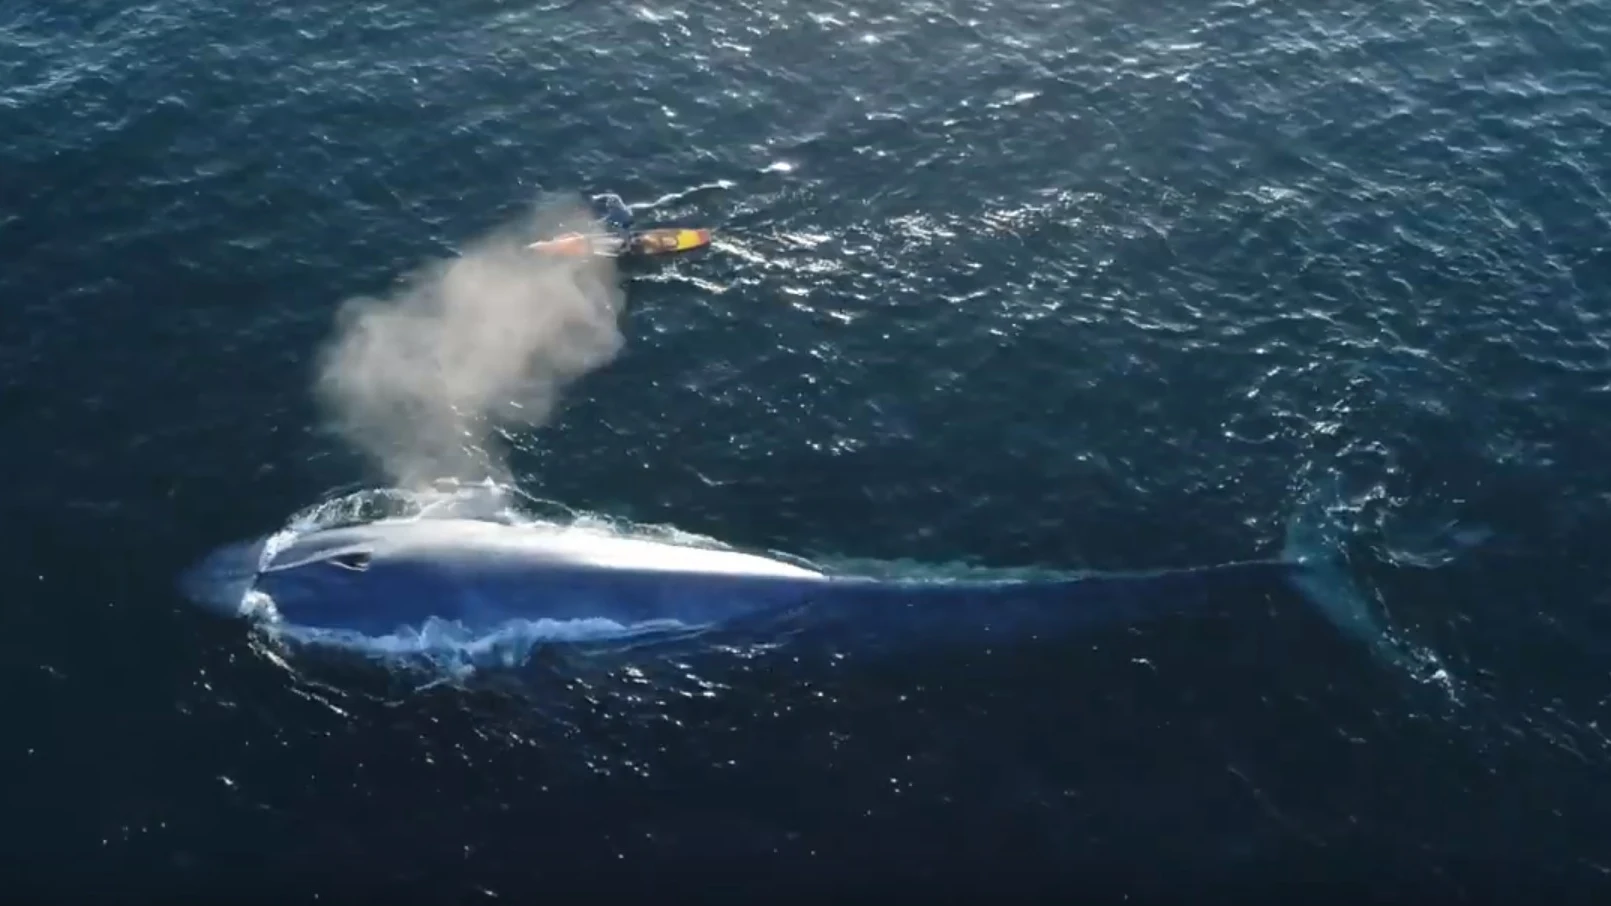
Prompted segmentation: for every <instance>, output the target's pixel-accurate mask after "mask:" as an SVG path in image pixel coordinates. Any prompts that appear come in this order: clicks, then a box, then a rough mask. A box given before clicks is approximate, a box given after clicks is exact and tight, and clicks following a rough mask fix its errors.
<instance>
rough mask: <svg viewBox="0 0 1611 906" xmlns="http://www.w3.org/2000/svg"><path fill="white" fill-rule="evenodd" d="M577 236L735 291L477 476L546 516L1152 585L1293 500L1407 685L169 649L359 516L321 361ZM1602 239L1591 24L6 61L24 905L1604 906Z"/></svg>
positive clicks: (1608, 26) (343, 25)
mask: <svg viewBox="0 0 1611 906" xmlns="http://www.w3.org/2000/svg"><path fill="white" fill-rule="evenodd" d="M594 191H615V192H619V193H620V194H621V195H623V196H624V197H625V198H626V199H627V200H628V201H629V202H632V203H634V204H636V205H639V206H640V209H639V210H638V217H639V220H640V221H641V222H644V223H679V224H686V225H703V226H710V227H712V228H714V229H715V230H717V239H716V242H715V243H714V246H713V248H711V249H710V250H708V251H706V252H703V253H699V254H697V255H694V256H690V257H687V258H684V259H681V260H678V261H674V262H669V263H662V264H656V265H653V266H649V267H645V268H640V269H637V270H635V271H634V272H632V273H630V274H626V275H623V277H622V279H623V281H624V282H625V284H626V286H627V290H626V291H627V293H628V298H629V304H630V309H629V312H628V313H627V315H626V316H625V318H624V319H623V321H622V330H623V332H624V334H625V338H626V342H625V346H624V348H623V349H622V351H621V353H620V354H619V356H617V357H616V358H615V359H614V360H613V361H611V362H610V363H609V364H608V365H607V366H605V367H603V368H601V369H599V370H597V371H595V372H593V373H591V374H589V375H587V376H585V377H584V378H582V379H581V380H579V381H578V382H577V383H576V384H575V385H574V386H572V387H571V388H570V389H569V390H568V391H567V393H566V394H565V395H564V397H563V399H562V401H561V405H560V408H559V410H558V412H557V413H556V415H555V418H554V419H553V420H552V421H551V422H550V423H548V424H546V425H544V426H541V427H539V428H521V427H516V428H509V429H506V431H507V435H508V437H509V440H510V441H511V443H512V444H513V446H514V452H513V453H512V455H511V458H510V460H509V462H510V466H511V468H512V469H513V471H514V472H515V474H516V477H517V478H518V481H519V484H520V487H521V488H522V490H524V491H525V492H526V493H529V494H531V495H533V496H535V497H538V498H542V499H544V500H549V501H555V502H558V503H561V504H563V505H564V506H566V507H569V508H571V509H572V510H574V511H577V512H581V513H587V514H593V515H595V516H599V517H604V518H609V519H614V520H618V521H621V522H623V523H631V524H647V525H666V526H674V527H676V528H677V529H679V530H683V531H687V532H693V533H698V534H700V535H705V536H710V537H713V538H717V539H720V540H722V541H724V542H727V543H730V544H734V545H739V546H742V547H745V548H750V549H773V550H779V551H786V552H790V553H793V554H797V555H801V556H808V557H814V558H824V559H830V560H832V559H839V560H846V561H848V560H862V561H878V562H883V563H886V564H896V565H899V564H906V565H909V566H910V567H911V568H912V569H914V570H915V569H924V568H934V567H940V566H945V565H956V564H972V565H977V566H991V567H1003V568H1012V567H1036V568H1045V569H1059V570H1073V569H1089V570H1135V569H1148V568H1158V567H1184V566H1193V565H1206V564H1213V563H1221V562H1226V561H1233V560H1243V559H1252V558H1257V557H1271V556H1276V555H1277V553H1278V552H1279V550H1280V548H1281V546H1282V539H1283V537H1284V535H1285V533H1286V531H1287V529H1288V527H1289V524H1290V520H1291V519H1292V518H1293V513H1294V512H1295V511H1296V510H1297V509H1298V508H1299V507H1300V505H1301V501H1302V500H1303V499H1305V497H1306V495H1310V494H1313V493H1315V492H1316V489H1331V490H1330V491H1329V492H1328V493H1332V494H1333V495H1334V498H1333V500H1332V504H1333V505H1332V507H1331V510H1332V516H1333V518H1334V519H1335V520H1336V523H1337V526H1338V531H1337V532H1336V535H1337V543H1338V545H1339V548H1338V550H1339V553H1340V554H1341V555H1343V556H1344V557H1345V561H1346V567H1347V570H1348V572H1349V574H1350V575H1351V576H1352V577H1353V580H1354V581H1355V582H1357V583H1358V585H1359V586H1360V587H1361V588H1362V589H1363V590H1364V593H1365V595H1366V597H1367V599H1368V603H1369V604H1370V606H1371V608H1372V609H1373V611H1374V612H1375V613H1376V614H1377V615H1378V616H1379V618H1380V619H1381V620H1382V622H1383V623H1384V625H1386V626H1387V627H1389V633H1388V635H1389V636H1390V638H1391V641H1392V644H1393V645H1394V646H1395V647H1396V650H1399V651H1402V652H1405V653H1406V654H1405V656H1404V657H1403V658H1401V659H1398V660H1391V659H1385V658H1382V657H1378V656H1375V655H1374V654H1373V653H1372V652H1371V651H1369V650H1367V647H1366V646H1364V645H1361V644H1359V642H1358V640H1357V639H1354V638H1350V637H1348V636H1347V635H1346V634H1345V633H1341V632H1338V631H1337V628H1336V627H1335V626H1333V625H1332V624H1331V623H1329V622H1327V621H1326V620H1325V619H1323V618H1322V617H1321V616H1320V615H1319V614H1318V613H1317V612H1316V610H1315V608H1313V607H1312V606H1311V605H1310V604H1309V602H1307V601H1306V600H1305V599H1304V598H1303V597H1302V596H1300V595H1298V594H1296V593H1294V594H1292V595H1290V596H1289V597H1282V596H1279V595H1277V596H1273V597H1271V598H1270V599H1268V600H1255V601H1247V600H1227V601H1225V602H1223V606H1222V607H1219V606H1216V607H1215V608H1212V609H1211V612H1207V613H1203V614H1200V615H1196V616H1188V617H1183V618H1181V619H1179V620H1169V621H1164V622H1162V623H1159V624H1156V625H1154V626H1151V627H1146V628H1142V627H1134V628H1126V629H1120V630H1116V631H1113V632H1109V633H1103V634H1101V635H1093V636H1082V637H1080V638H1078V639H1072V640H1069V639H1062V640H1043V641H1041V642H1038V643H1036V644H1028V643H1026V644H1023V645H1015V646H1001V645H983V644H981V646H980V647H978V648H977V649H975V650H963V651H958V650H945V651H939V650H936V651H934V652H932V653H927V654H923V653H915V654H911V655H906V656H902V657H900V658H895V659H889V658H883V659H872V658H857V657H851V656H844V655H842V654H839V653H835V652H831V651H823V650H815V649H809V648H790V647H789V646H787V645H785V646H782V647H780V648H777V649H774V650H771V651H766V652H754V653H751V654H749V655H746V656H743V657H740V656H737V655H732V654H729V655H723V656H716V655H715V654H712V655H711V656H709V657H705V658H703V659H700V658H691V659H690V660H688V661H662V662H659V663H655V664H638V665H628V666H616V667H611V668H610V669H603V668H597V669H595V668H589V667H586V666H578V665H575V664H572V663H569V662H567V661H565V660H564V659H563V657H562V656H559V655H556V656H554V657H555V660H553V661H552V662H550V660H549V659H548V658H547V656H545V655H543V654H542V653H541V652H539V653H537V654H534V655H533V657H534V659H535V664H536V666H535V667H533V668H532V669H529V670H527V671H526V675H523V676H522V677H519V678H518V680H517V678H513V677H505V678H499V677H490V678H482V679H480V680H478V681H476V682H470V683H465V682H457V681H455V682H423V681H421V680H420V679H419V678H418V677H416V676H412V675H409V674H404V673H393V672H391V671H387V670H384V669H379V668H376V667H374V666H373V665H369V664H365V663H356V662H355V663H348V662H346V661H342V660H341V659H339V658H332V659H330V660H329V661H328V662H325V661H324V660H323V659H318V658H315V659H314V660H317V661H319V662H318V663H312V662H305V661H303V660H301V659H298V658H294V657H288V656H286V655H285V654H284V653H283V652H282V651H281V650H279V649H277V648H276V647H274V646H273V645H270V644H267V643H265V642H264V641H263V640H262V639H260V638H259V637H257V636H256V635H255V634H254V633H253V632H251V631H250V630H249V628H248V627H247V626H245V625H242V624H239V623H235V622H231V621H227V620H222V619H219V618H218V617H217V616H216V615H214V614H210V613H206V612H204V611H202V610H200V609H198V608H196V607H194V606H192V605H191V604H189V603H188V602H186V601H184V600H183V599H182V598H181V597H180V595H179V593H178V589H177V587H176V576H177V575H178V574H179V573H180V571H181V570H182V569H184V567H185V566H186V565H187V564H189V563H191V562H193V561H194V560H195V559H196V558H197V557H199V556H201V555H202V554H203V553H205V552H206V551H207V550H209V549H211V548H213V547H215V546H217V545H219V544H222V543H225V542H228V541H232V540H235V539H237V538H240V537H244V536H249V535H254V534H262V533H265V532H268V531H273V530H275V529H277V528H279V527H280V526H282V525H284V524H285V522H286V520H287V519H288V518H289V517H290V516H291V515H292V514H293V513H296V512H299V511H303V510H306V509H307V508H308V507H311V506H314V505H316V504H317V503H319V502H320V501H323V500H328V499H330V498H334V497H339V496H341V495H344V494H348V493H350V492H352V491H354V490H355V489H358V488H367V487H372V486H375V485H377V484H383V483H384V476H383V475H380V474H378V473H377V471H376V469H375V468H374V465H373V463H372V462H370V461H369V460H367V459H366V458H365V457H364V456H363V455H362V453H361V451H359V450H356V449H354V447H353V446H352V445H351V444H350V443H347V442H345V441H344V440H343V438H342V437H340V436H338V435H336V434H335V433H333V432H332V431H330V430H328V429H329V424H328V419H327V417H326V413H325V412H324V411H323V410H321V408H320V406H319V404H318V401H317V399H316V395H315V393H314V391H313V386H314V382H315V377H316V369H317V362H318V356H319V351H320V350H321V348H323V346H324V344H325V343H326V342H327V341H328V339H329V337H330V336H331V334H332V332H333V331H334V330H335V325H336V323H337V312H338V310H339V309H340V307H341V306H342V304H343V303H344V302H345V301H346V300H348V299H350V298H353V297H356V296H360V295H373V294H384V293H386V292H387V291H388V288H389V287H391V286H393V285H394V284H395V281H397V280H398V279H399V278H400V277H401V276H402V275H404V274H407V273H409V272H412V271H414V270H416V269H417V268H419V267H422V266H424V265H427V264H428V263H429V262H431V261H433V260H438V259H442V258H446V257H449V256H452V255H454V254H456V253H457V250H459V249H461V248H463V247H464V246H466V245H467V244H468V243H471V242H473V241H474V240H475V238H476V237H477V236H480V235H484V234H485V233H486V232H487V231H488V230H492V229H495V228H497V227H499V226H500V225H501V224H505V223H507V222H509V220H510V219H511V218H513V217H518V216H520V214H521V212H522V211H526V210H528V209H529V208H530V206H531V205H532V204H533V202H534V200H535V199H537V198H538V197H539V196H542V195H544V194H545V193H573V192H574V193H588V192H594ZM1608 191H1611V5H1608V4H1606V3H1605V2H1604V0H1564V2H1552V3H1543V2H1522V0H1485V2H1463V0H1372V2H1363V0H1316V2H1310V3H1280V2H1252V0H1242V2H1213V0H1182V2H1177V3H1170V4H1138V3H1129V2H1117V0H1095V2H1086V3H1060V2H1045V0H931V2H908V3H893V2H888V0H871V2H866V3H856V4H848V3H841V2H839V0H774V2H767V3H759V2H748V0H715V2H712V3H705V4H685V5H670V6H663V5H653V4H648V3H644V4H633V3H620V2H613V0H604V2H595V3H568V4H567V3H557V4H535V3H519V2H505V0H465V2H459V3H451V4H425V3H418V2H413V0H387V2H367V3H346V4H336V3H320V2H304V3H292V4H280V5H268V6H264V5H239V4H236V5H229V4H203V3H198V2H194V0H158V2H153V3H146V4H139V5H129V4H113V3H107V2H100V0H85V2H75V3H44V2H21V3H19V2H14V0H13V2H0V470H3V473H4V474H5V475H6V476H7V477H8V479H9V489H8V492H7V494H6V500H7V501H8V507H7V514H6V519H5V526H6V528H7V541H6V544H5V546H4V556H3V557H0V577H3V578H4V580H5V582H6V586H5V587H6V590H7V594H6V595H5V602H6V603H5V606H4V607H3V609H0V620H3V632H0V665H3V668H4V671H5V678H6V683H5V688H6V690H7V695H8V697H9V700H10V701H11V702H12V704H11V707H10V713H9V716H8V720H7V731H6V732H5V733H4V734H3V735H0V752H3V753H4V762H3V763H4V765H5V775H4V776H5V783H6V790H5V795H4V799H3V802H4V806H5V809H4V810H5V814H6V816H7V818H8V823H9V826H10V829H11V835H10V838H9V841H8V844H7V846H6V847H5V853H6V855H5V859H4V866H3V868H0V882H3V883H4V885H5V887H6V888H7V889H8V890H12V891H17V892H35V893H41V894H45V893H48V894H52V895H54V896H55V897H56V899H57V901H65V898H68V897H82V898H89V899H94V900H99V901H109V902H110V901H120V902H122V901H126V902H134V901H136V900H139V901H142V902H154V901H156V900H157V899H160V898H164V897H168V898H181V897H188V898H189V899H190V900H198V899H199V898H201V897H203V896H213V897H217V898H219V899H220V901H223V900H224V899H225V898H229V899H234V900H250V901H258V900H262V901H265V902H266V901H269V900H273V901H275V902H285V901H287V899H288V898H291V899H297V900H305V899H309V898H311V897H313V896H315V895H318V896H319V897H320V898H321V899H322V900H323V901H327V902H328V901H331V900H334V899H337V898H340V897H343V896H346V895H350V894H360V893H367V894H392V895H396V896H397V897H399V898H402V899H416V900H421V901H424V900H430V901H433V902H459V901H470V900H476V901H482V900H487V899H491V898H498V899H503V900H510V899H519V900H521V901H522V902H526V901H531V899H532V898H533V897H536V896H547V897H551V898H552V897H558V896H562V895H570V894H577V893H593V894H595V895H600V894H606V893H612V892H631V891H637V892H640V893H661V894H665V895H667V896H669V895H671V894H672V893H674V892H679V891H682V890H690V891H696V892H703V893H704V895H706V896H707V897H715V898H723V897H726V896H729V895H731V896H733V897H744V898H746V899H747V901H749V902H758V900H757V898H790V897H805V898H812V897H820V896H823V895H826V894H829V893H843V894H849V893H855V892H868V893H881V894H889V895H905V896H906V897H908V898H926V897H928V896H931V895H932V894H934V893H937V892H947V891H949V892H958V893H961V892H967V893H971V894H976V895H984V894H993V895H996V896H1008V895H1016V894H1019V893H1022V892H1025V891H1063V892H1076V891H1077V892H1083V893H1084V894H1085V895H1087V896H1093V895H1104V896H1105V895H1106V894H1108V893H1113V894H1119V893H1123V894H1129V895H1131V896H1132V897H1143V896H1148V895H1157V896H1160V897H1174V898H1177V899H1184V898H1187V897H1190V898H1194V899H1195V898H1203V897H1206V896H1208V895H1210V894H1216V895H1217V894H1227V893H1229V894H1240V895H1243V896H1247V897H1258V896H1261V895H1269V896H1270V898H1272V899H1273V898H1274V897H1275V896H1276V895H1282V894H1295V893H1297V892H1299V891H1305V892H1307V893H1308V894H1310V895H1314V894H1316V893H1317V892H1318V891H1322V890H1324V891H1333V890H1346V891H1347V892H1349V893H1352V894H1355V895H1357V896H1375V897H1380V898H1400V899H1409V898H1412V897H1425V896H1442V897H1447V898H1449V899H1467V900H1470V901H1485V900H1493V899H1499V898H1505V897H1512V898H1513V897H1515V896H1521V895H1531V896H1534V897H1542V898H1545V899H1549V898H1559V897H1565V896H1571V897H1572V898H1574V900H1576V899H1585V900H1586V899H1588V898H1589V897H1590V895H1591V894H1594V893H1601V894H1603V893H1605V892H1606V889H1607V886H1608V885H1607V883H1606V878H1607V874H1608V873H1611V820H1608V819H1611V786H1608V781H1611V770H1608V765H1611V739H1608V738H1607V736H1606V735H1605V730H1604V728H1603V727H1602V725H1601V722H1602V721H1604V720H1605V719H1606V717H1607V713H1606V712H1607V697H1608V695H1611V672H1608V669H1611V668H1608V664H1611V593H1608V591H1607V588H1608V579H1611V567H1608V559H1607V557H1606V555H1605V543H1606V539H1607V538H1608V537H1611V513H1608V509H1607V507H1608V503H1611V320H1608V314H1607V312H1608V310H1611V305H1608V301H1607V292H1608V290H1607V289H1606V287H1607V285H1608V284H1611V197H1608V194H1607V193H1608ZM517 682H518V685H519V686H520V688H519V690H518V691H516V690H514V689H513V688H512V687H510V686H509V684H514V683H517ZM1557 901H1558V900H1557Z"/></svg>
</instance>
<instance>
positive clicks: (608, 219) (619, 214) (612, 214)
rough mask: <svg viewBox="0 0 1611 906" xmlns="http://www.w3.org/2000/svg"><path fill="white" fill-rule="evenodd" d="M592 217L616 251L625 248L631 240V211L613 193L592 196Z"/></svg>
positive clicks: (619, 197)
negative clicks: (602, 228) (601, 226)
mask: <svg viewBox="0 0 1611 906" xmlns="http://www.w3.org/2000/svg"><path fill="white" fill-rule="evenodd" d="M592 202H593V216H594V217H596V218H598V221H599V223H600V224H601V225H603V227H604V232H605V234H606V235H607V236H609V237H610V238H611V239H612V240H613V242H614V245H615V248H616V249H618V250H619V249H624V248H626V247H627V246H628V245H629V244H630V242H631V239H632V209H631V208H629V207H627V206H626V202H624V201H622V200H621V196H619V195H617V194H615V193H614V192H605V193H603V194H600V195H594V196H593V199H592Z"/></svg>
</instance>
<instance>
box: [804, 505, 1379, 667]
mask: <svg viewBox="0 0 1611 906" xmlns="http://www.w3.org/2000/svg"><path fill="white" fill-rule="evenodd" d="M1346 506H1347V501H1346V499H1345V498H1344V497H1343V496H1342V495H1341V492H1340V485H1339V483H1338V482H1337V481H1336V480H1335V479H1331V480H1328V481H1326V482H1324V483H1322V484H1321V485H1319V486H1316V487H1313V488H1310V489H1308V491H1307V492H1306V493H1305V494H1304V496H1303V497H1302V498H1301V499H1300V501H1299V504H1298V506H1297V508H1296V510H1295V512H1294V513H1293V515H1292V517H1291V518H1290V519H1289V520H1288V524H1287V528H1286V537H1285V541H1284V545H1283V548H1282V551H1281V555H1280V556H1279V558H1277V559H1269V560H1250V561H1241V562H1234V563H1226V564H1220V565H1216V566H1206V567H1195V568H1183V569H1167V570H1155V571H1146V572H1105V573H1095V574H1088V575H1062V576H1057V577H1043V578H1031V579H1014V580H991V581H983V580H979V579H965V580H938V579H872V578H844V579H838V580H835V581H834V582H831V583H829V584H828V585H827V586H826V587H824V588H823V589H822V591H821V592H819V593H818V594H816V595H814V596H813V598H812V600H811V602H810V603H809V604H808V606H807V608H806V611H807V612H809V614H810V621H809V622H810V624H811V625H816V626H835V627H839V628H841V629H843V630H847V631H850V632H853V633H855V634H856V635H858V636H859V637H862V638H864V639H865V638H866V637H869V636H871V637H876V638H878V639H879V640H880V642H881V643H883V642H886V641H887V642H888V643H889V644H895V645H901V644H905V643H907V642H908V641H909V640H920V641H921V642H922V643H924V644H928V643H933V642H935V641H943V642H949V641H955V642H960V643H967V644H974V645H977V644H979V643H980V642H989V641H990V640H992V639H999V640H1002V641H1006V640H1009V639H1028V638H1037V637H1055V636H1058V635H1069V634H1079V633H1081V632H1086V631H1098V630H1101V629H1105V628H1110V627H1116V626H1136V625H1141V624H1145V623H1149V622H1152V621H1154V620H1158V619H1162V618H1168V617H1172V616H1175V615H1178V614H1185V613H1191V612H1196V611H1214V612H1218V613H1227V612H1233V611H1235V610H1237V609H1242V608H1252V607H1260V608H1262V607H1266V606H1267V602H1269V601H1270V600H1271V599H1272V598H1285V599H1287V600H1291V596H1292V594H1293V592H1296V593H1297V594H1298V595H1299V596H1300V597H1301V598H1302V599H1303V600H1304V601H1306V602H1307V603H1308V604H1309V605H1311V606H1312V607H1313V608H1314V610H1315V611H1316V612H1318V613H1319V614H1320V615H1321V616H1322V617H1323V618H1324V619H1325V620H1326V622H1328V623H1329V624H1331V625H1332V626H1334V627H1335V628H1336V629H1338V630H1339V631H1341V632H1342V633H1343V634H1344V635H1345V636H1347V637H1349V638H1352V639H1354V640H1355V641H1357V642H1359V643H1361V644H1364V645H1365V646H1367V647H1368V648H1369V649H1370V650H1371V651H1372V652H1373V653H1375V654H1377V655H1379V656H1385V657H1387V658H1388V659H1389V660H1390V661H1394V662H1397V661H1399V660H1400V657H1401V656H1400V655H1398V654H1396V653H1395V650H1394V649H1393V647H1392V645H1391V642H1390V637H1389V636H1388V635H1387V633H1386V631H1385V630H1384V628H1383V626H1382V624H1381V622H1380V620H1379V618H1378V617H1377V615H1376V614H1375V612H1374V611H1373V609H1372V607H1371V605H1370V603H1369V602H1368V600H1367V599H1366V597H1365V596H1364V594H1363V593H1362V592H1361V591H1360V588H1359V585H1358V584H1357V583H1356V582H1355V581H1354V579H1353V578H1352V576H1350V574H1349V573H1348V571H1347V568H1346V565H1345V560H1344V551H1343V547H1342V544H1341V541H1342V537H1341V536H1342V532H1341V526H1342V523H1341V521H1340V520H1339V519H1338V518H1337V516H1338V515H1339V511H1341V510H1343V509H1345V508H1346Z"/></svg>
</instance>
